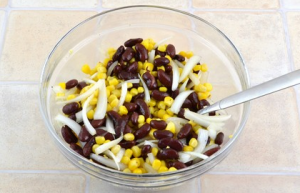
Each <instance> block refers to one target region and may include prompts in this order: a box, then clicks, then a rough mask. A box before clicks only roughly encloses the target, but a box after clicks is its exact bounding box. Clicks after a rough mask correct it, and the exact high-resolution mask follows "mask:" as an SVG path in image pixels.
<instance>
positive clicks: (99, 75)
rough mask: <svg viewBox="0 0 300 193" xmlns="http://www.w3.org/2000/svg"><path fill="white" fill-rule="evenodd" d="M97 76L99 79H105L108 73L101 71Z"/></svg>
mask: <svg viewBox="0 0 300 193" xmlns="http://www.w3.org/2000/svg"><path fill="white" fill-rule="evenodd" d="M97 78H98V79H105V78H106V73H103V72H99V73H98V74H97Z"/></svg>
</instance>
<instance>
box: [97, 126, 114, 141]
mask: <svg viewBox="0 0 300 193" xmlns="http://www.w3.org/2000/svg"><path fill="white" fill-rule="evenodd" d="M96 135H97V136H103V137H104V138H105V139H109V140H111V141H112V140H114V139H115V137H114V135H113V134H111V133H109V132H107V131H105V130H103V129H96Z"/></svg>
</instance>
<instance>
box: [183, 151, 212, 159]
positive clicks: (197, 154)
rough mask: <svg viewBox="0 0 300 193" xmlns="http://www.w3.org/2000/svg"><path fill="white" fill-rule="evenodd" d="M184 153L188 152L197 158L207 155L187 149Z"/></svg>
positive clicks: (204, 157) (205, 157)
mask: <svg viewBox="0 0 300 193" xmlns="http://www.w3.org/2000/svg"><path fill="white" fill-rule="evenodd" d="M185 153H186V154H189V155H191V156H194V157H198V158H201V159H207V158H208V156H207V155H204V154H202V153H196V152H192V151H187V152H185Z"/></svg>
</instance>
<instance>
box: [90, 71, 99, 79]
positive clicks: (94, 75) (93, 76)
mask: <svg viewBox="0 0 300 193" xmlns="http://www.w3.org/2000/svg"><path fill="white" fill-rule="evenodd" d="M97 74H98V72H96V73H95V74H93V75H92V76H91V77H90V78H91V79H93V78H95V77H96V76H97Z"/></svg>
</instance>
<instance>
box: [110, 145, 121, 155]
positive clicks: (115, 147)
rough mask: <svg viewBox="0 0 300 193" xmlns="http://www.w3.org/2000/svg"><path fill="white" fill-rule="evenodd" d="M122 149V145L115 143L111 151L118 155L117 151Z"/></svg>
mask: <svg viewBox="0 0 300 193" xmlns="http://www.w3.org/2000/svg"><path fill="white" fill-rule="evenodd" d="M120 150H121V146H120V145H115V146H113V147H112V148H111V152H112V153H113V154H115V155H117V153H119V151H120Z"/></svg>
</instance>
